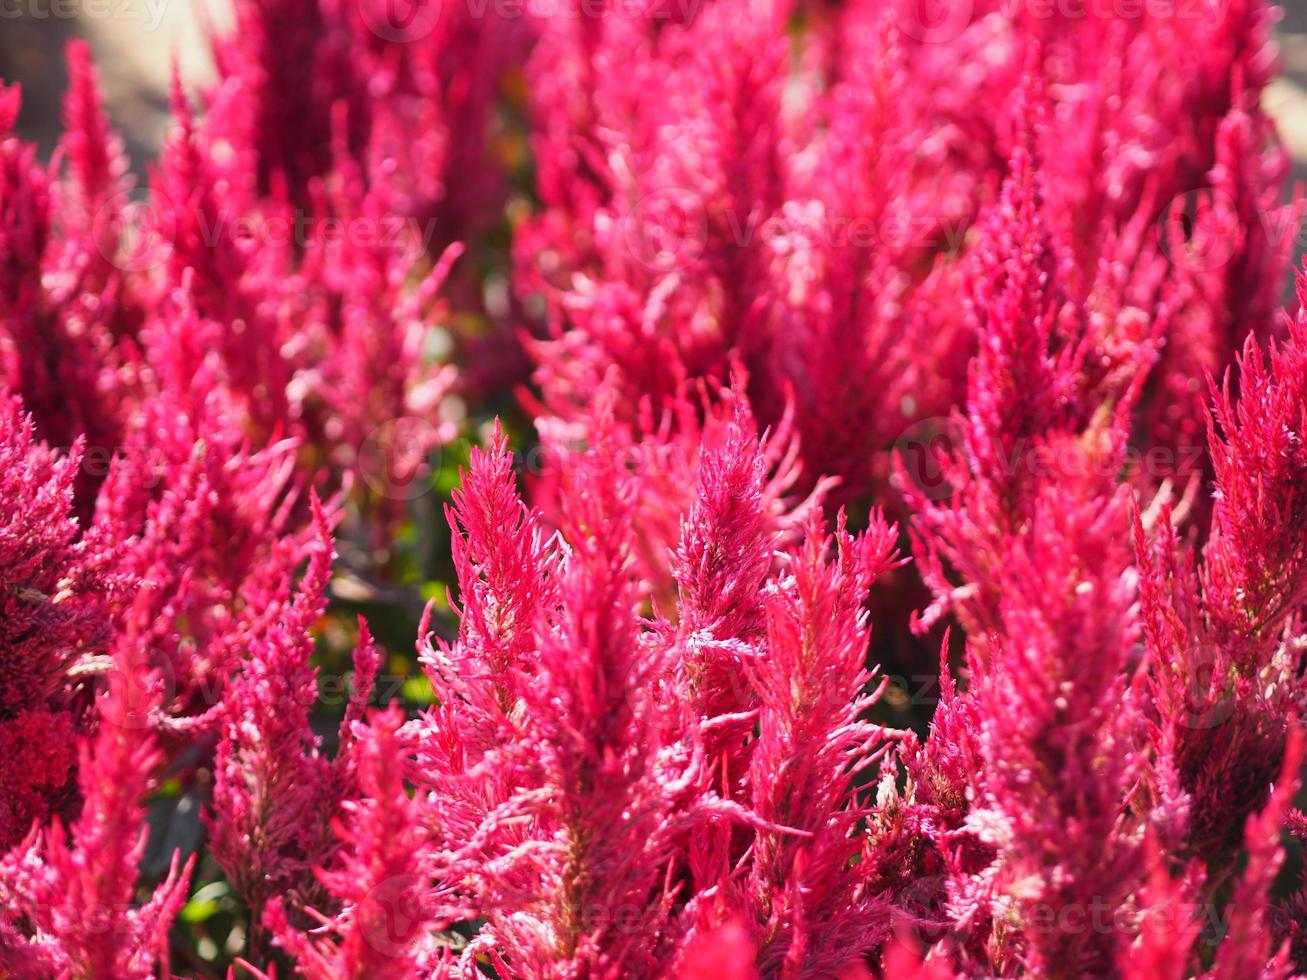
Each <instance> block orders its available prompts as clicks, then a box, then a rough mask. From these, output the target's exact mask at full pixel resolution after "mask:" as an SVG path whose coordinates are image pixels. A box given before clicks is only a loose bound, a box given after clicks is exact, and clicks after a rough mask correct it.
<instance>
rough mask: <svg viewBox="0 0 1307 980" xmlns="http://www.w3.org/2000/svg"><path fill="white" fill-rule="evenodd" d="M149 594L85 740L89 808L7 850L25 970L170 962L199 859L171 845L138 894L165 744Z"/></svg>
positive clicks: (2, 879)
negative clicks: (173, 934)
mask: <svg viewBox="0 0 1307 980" xmlns="http://www.w3.org/2000/svg"><path fill="white" fill-rule="evenodd" d="M146 615H148V606H147V605H146V604H145V603H141V604H140V607H139V609H138V610H137V611H136V612H135V613H134V615H133V616H132V619H131V621H130V622H129V623H128V626H127V628H126V629H125V630H124V632H123V634H122V635H121V637H120V639H119V640H118V641H117V643H116V644H115V646H114V649H113V654H112V655H113V670H112V672H111V673H110V675H109V681H108V690H107V692H106V693H105V694H104V695H102V696H101V697H100V698H99V699H98V701H97V709H98V710H97V715H98V731H97V732H96V734H95V735H94V736H93V737H92V738H88V739H87V740H85V741H84V742H83V743H82V746H81V751H80V760H79V762H80V765H79V776H78V783H79V788H80V791H81V797H82V811H81V814H80V815H79V816H78V817H77V819H76V820H75V821H73V822H72V823H71V824H70V825H69V826H67V827H66V828H65V826H64V824H62V823H61V822H58V821H56V822H55V823H54V824H53V825H52V826H51V827H49V828H48V829H46V830H42V831H35V830H34V831H33V833H32V834H31V835H30V836H29V837H28V839H27V841H26V842H25V843H24V844H23V845H22V846H21V847H19V848H16V849H14V850H12V851H10V852H9V853H8V854H7V855H6V856H5V858H4V860H3V862H0V894H2V895H3V898H4V901H3V906H4V911H3V912H0V917H2V920H3V924H4V929H3V931H2V932H0V947H3V954H0V955H2V957H3V962H5V963H6V964H10V965H12V966H13V967H14V968H15V969H16V971H17V972H18V974H19V975H30V976H77V977H89V978H96V980H99V978H104V980H109V978H111V977H112V978H118V977H122V978H140V980H148V978H150V977H153V976H155V975H156V969H159V968H161V969H162V970H163V971H164V972H165V973H166V972H167V969H168V967H167V964H168V959H169V953H168V930H169V928H170V927H171V924H172V920H173V918H174V917H175V916H176V914H177V911H178V910H179V909H180V907H181V905H182V903H183V902H184V900H185V897H186V888H187V882H188V880H189V877H190V873H191V868H192V865H193V859H191V860H188V861H187V862H186V864H185V866H184V867H182V866H179V862H178V857H177V855H175V854H174V855H173V857H172V864H171V868H170V869H169V871H168V874H167V876H166V878H165V879H164V880H163V881H162V882H161V883H160V884H159V885H158V886H157V887H156V888H155V889H154V892H153V894H152V895H151V896H150V897H149V899H148V901H146V902H145V903H144V904H142V905H137V904H136V897H137V896H136V891H137V866H138V864H139V862H140V859H141V854H142V852H143V850H144V847H145V828H144V820H145V810H144V805H143V804H144V799H145V796H146V794H147V792H148V791H149V790H150V788H151V787H152V786H153V784H154V780H155V778H156V775H157V772H158V768H159V766H160V765H161V764H162V762H163V756H162V753H161V752H160V751H159V746H158V743H157V740H156V738H155V736H154V735H153V734H152V727H153V720H152V718H151V714H152V713H153V712H154V711H156V710H158V708H159V703H160V697H161V693H162V688H163V684H162V678H161V676H160V675H159V674H158V672H157V671H155V670H154V669H153V667H152V666H151V665H150V663H149V660H148V658H147V657H146V655H145V653H146V645H145V639H144V636H143V635H142V630H141V627H142V626H143V625H144V622H145V619H146Z"/></svg>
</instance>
